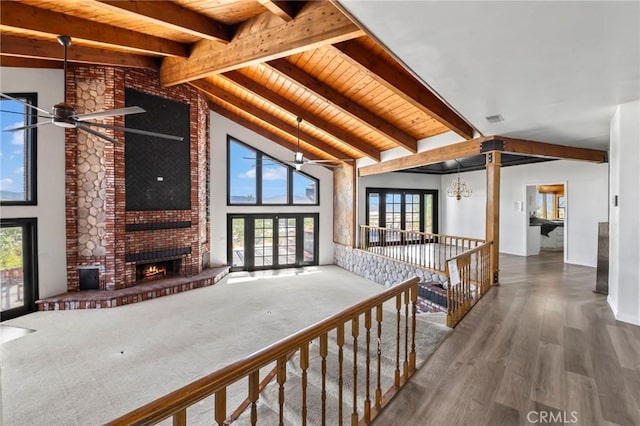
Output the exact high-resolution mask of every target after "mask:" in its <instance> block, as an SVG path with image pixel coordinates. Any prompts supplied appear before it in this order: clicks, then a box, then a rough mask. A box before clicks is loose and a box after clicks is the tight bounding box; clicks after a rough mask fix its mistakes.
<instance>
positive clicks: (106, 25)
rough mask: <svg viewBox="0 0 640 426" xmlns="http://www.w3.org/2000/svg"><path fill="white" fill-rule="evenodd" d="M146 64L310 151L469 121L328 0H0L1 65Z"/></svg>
mask: <svg viewBox="0 0 640 426" xmlns="http://www.w3.org/2000/svg"><path fill="white" fill-rule="evenodd" d="M62 34H64V35H69V36H71V37H72V39H73V45H72V46H71V48H70V50H69V60H70V61H71V62H83V63H95V64H108V65H114V66H126V67H141V68H153V69H157V70H158V71H159V75H160V79H161V82H162V84H164V85H167V86H171V85H175V84H191V85H193V86H194V87H196V88H197V89H199V90H200V91H202V93H204V95H205V96H206V97H207V98H208V100H209V102H210V107H211V109H212V110H214V111H216V112H218V113H220V114H221V115H223V116H225V117H227V118H229V119H231V120H234V121H236V122H238V123H240V124H241V125H243V126H245V127H247V128H249V129H251V130H254V131H256V132H257V133H259V134H261V135H263V136H265V137H267V138H268V139H270V140H272V141H274V142H276V143H278V144H281V145H283V146H285V147H287V148H289V149H292V150H295V149H296V143H297V127H296V125H297V123H296V117H298V116H299V117H302V119H303V122H302V124H301V126H300V148H301V151H302V152H303V153H304V154H305V156H306V157H308V158H310V159H358V158H362V157H368V158H371V159H373V160H376V161H379V160H380V152H381V151H384V150H387V149H391V148H395V147H403V148H405V149H406V150H408V151H409V152H411V153H415V152H416V151H417V140H418V139H422V138H427V137H430V136H434V135H437V134H440V133H443V132H447V131H449V130H452V131H454V132H456V133H458V134H459V135H461V136H463V137H464V138H465V139H470V138H471V137H472V133H473V131H472V128H471V127H470V126H469V125H468V124H467V123H466V122H465V121H464V120H463V119H462V118H461V117H460V116H458V115H457V114H456V113H455V112H454V111H453V110H452V109H451V108H449V107H448V106H447V105H446V104H445V103H443V102H442V101H441V100H440V99H438V98H437V97H436V96H435V95H434V94H433V93H431V92H430V91H429V90H428V89H427V88H426V87H425V86H424V85H423V84H422V83H420V82H419V81H418V80H416V79H415V78H414V77H413V76H412V75H411V74H410V73H409V72H407V71H406V70H405V69H404V68H403V67H402V66H401V65H400V64H399V63H398V62H397V61H396V60H395V59H394V58H393V57H392V56H391V55H390V54H389V53H387V52H386V51H385V49H383V48H382V47H381V46H379V45H378V44H377V43H376V41H375V40H373V39H372V38H371V37H369V36H368V35H367V34H366V33H365V32H364V31H363V30H362V29H361V28H360V27H358V26H357V25H356V24H355V23H354V22H352V21H351V19H349V17H347V16H346V15H345V14H344V13H343V12H342V11H341V10H340V7H339V4H337V3H336V4H334V3H333V2H329V1H309V2H291V1H276V0H273V1H272V0H177V1H174V2H168V1H135V2H134V1H97V0H64V1H60V0H55V1H50V0H23V1H20V2H7V1H3V2H2V4H1V5H0V64H1V65H2V66H23V67H62V62H61V60H62V56H63V50H62V47H61V46H60V45H59V44H58V43H57V41H56V37H57V36H58V35H62Z"/></svg>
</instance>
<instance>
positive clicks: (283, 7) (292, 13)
mask: <svg viewBox="0 0 640 426" xmlns="http://www.w3.org/2000/svg"><path fill="white" fill-rule="evenodd" d="M258 2H260V4H261V5H263V6H264V7H266V8H267V9H268V10H269V12H271V13H273V14H274V15H276V16H279V17H280V18H282V19H283V20H285V21H287V22H288V21H292V20H293V18H295V17H296V13H297V7H296V2H294V1H279V0H258Z"/></svg>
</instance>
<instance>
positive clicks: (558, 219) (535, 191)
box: [525, 183, 568, 260]
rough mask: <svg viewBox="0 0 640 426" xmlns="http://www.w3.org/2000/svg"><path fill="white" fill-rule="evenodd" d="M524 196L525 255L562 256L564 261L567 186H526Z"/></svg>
mask: <svg viewBox="0 0 640 426" xmlns="http://www.w3.org/2000/svg"><path fill="white" fill-rule="evenodd" d="M526 194H527V195H526V200H527V210H526V211H527V213H528V214H527V219H526V220H527V223H526V225H525V226H526V228H527V232H526V237H527V238H526V246H527V253H526V254H527V255H528V256H530V255H537V254H539V253H540V252H541V251H542V252H546V253H552V252H556V253H565V256H564V257H565V260H566V243H567V238H566V237H567V232H566V229H567V226H566V219H567V207H568V205H567V192H566V184H565V183H550V184H549V183H545V184H535V185H534V184H531V185H527V186H526Z"/></svg>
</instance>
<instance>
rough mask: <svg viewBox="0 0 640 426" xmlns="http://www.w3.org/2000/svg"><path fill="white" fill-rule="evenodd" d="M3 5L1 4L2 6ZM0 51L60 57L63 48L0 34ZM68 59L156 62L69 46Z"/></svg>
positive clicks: (143, 64)
mask: <svg viewBox="0 0 640 426" xmlns="http://www.w3.org/2000/svg"><path fill="white" fill-rule="evenodd" d="M3 8H4V5H3ZM0 54H2V55H3V56H4V55H6V56H17V57H22V58H31V59H45V60H55V61H62V60H64V50H63V48H62V46H60V44H59V43H58V42H51V41H45V40H35V39H30V38H24V37H15V36H9V35H4V34H0ZM68 59H69V61H71V62H82V63H88V64H99V65H111V66H120V67H130V68H151V69H158V68H159V67H160V61H159V60H158V58H154V57H150V56H141V55H132V54H129V53H123V52H114V51H112V50H105V49H93V48H89V47H84V46H74V47H73V48H72V49H69V52H68Z"/></svg>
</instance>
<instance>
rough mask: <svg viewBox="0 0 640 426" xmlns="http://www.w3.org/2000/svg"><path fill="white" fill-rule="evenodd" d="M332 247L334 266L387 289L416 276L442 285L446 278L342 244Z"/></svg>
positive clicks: (421, 280) (422, 280)
mask: <svg viewBox="0 0 640 426" xmlns="http://www.w3.org/2000/svg"><path fill="white" fill-rule="evenodd" d="M334 246H335V249H334V253H335V263H336V265H338V266H340V267H341V268H344V269H346V270H347V271H349V272H352V273H354V274H356V275H359V276H361V277H363V278H366V279H368V280H371V281H373V282H376V283H378V284H381V285H383V286H385V287H387V288H389V287H393V286H394V285H396V284H399V283H401V282H403V281H406V280H408V279H409V278H413V277H416V276H417V277H418V278H420V282H427V283H444V282H446V281H447V277H446V276H445V275H443V274H436V273H432V272H430V271H426V270H424V269H420V268H416V267H415V266H413V265H410V264H408V263H403V262H398V261H396V260H391V259H387V258H385V257H381V256H377V255H375V254H371V253H368V252H366V251H364V250H360V249H355V248H352V247H349V246H345V245H343V244H335V245H334Z"/></svg>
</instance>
